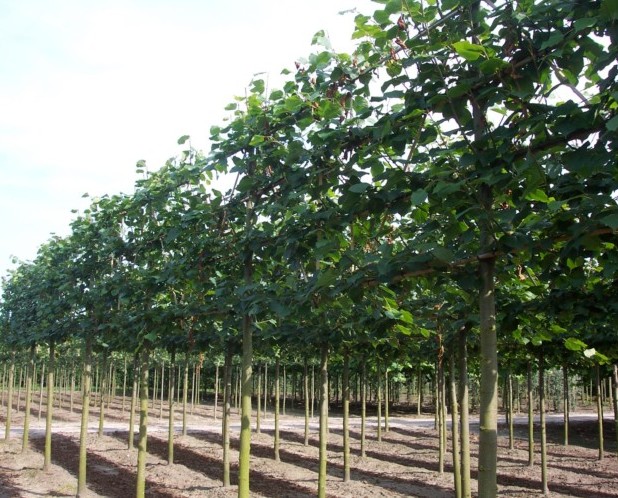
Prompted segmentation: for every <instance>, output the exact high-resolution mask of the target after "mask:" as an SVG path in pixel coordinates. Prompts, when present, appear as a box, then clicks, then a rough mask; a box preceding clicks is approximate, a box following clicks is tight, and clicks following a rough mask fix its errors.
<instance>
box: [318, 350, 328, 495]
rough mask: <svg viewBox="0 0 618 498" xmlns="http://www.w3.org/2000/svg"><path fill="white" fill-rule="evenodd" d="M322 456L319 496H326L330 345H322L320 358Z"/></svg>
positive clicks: (320, 458)
mask: <svg viewBox="0 0 618 498" xmlns="http://www.w3.org/2000/svg"><path fill="white" fill-rule="evenodd" d="M320 374H321V378H320V457H319V472H318V498H326V465H327V460H328V454H327V445H328V441H327V439H328V427H327V424H328V345H326V344H324V345H322V350H321V358H320Z"/></svg>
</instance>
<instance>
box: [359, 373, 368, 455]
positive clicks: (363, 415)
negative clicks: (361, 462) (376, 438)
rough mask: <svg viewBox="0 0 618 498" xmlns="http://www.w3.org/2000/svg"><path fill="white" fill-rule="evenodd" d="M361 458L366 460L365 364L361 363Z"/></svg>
mask: <svg viewBox="0 0 618 498" xmlns="http://www.w3.org/2000/svg"><path fill="white" fill-rule="evenodd" d="M361 370H362V371H361V440H360V447H361V458H367V448H366V446H367V444H366V441H365V426H366V425H367V362H366V361H363V366H362V369H361Z"/></svg>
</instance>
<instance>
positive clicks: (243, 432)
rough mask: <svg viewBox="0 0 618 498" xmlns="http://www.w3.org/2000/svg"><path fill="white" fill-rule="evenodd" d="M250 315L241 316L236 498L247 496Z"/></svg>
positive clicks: (249, 427)
mask: <svg viewBox="0 0 618 498" xmlns="http://www.w3.org/2000/svg"><path fill="white" fill-rule="evenodd" d="M251 332H252V331H251V317H250V316H249V315H245V316H244V318H243V343H242V380H241V419H240V448H239V452H240V454H239V464H238V498H249V465H250V462H249V458H250V453H251V395H252V394H253V393H252V391H253V389H252V386H251V381H252V371H251V362H252V357H253V344H252V339H253V337H252V333H251Z"/></svg>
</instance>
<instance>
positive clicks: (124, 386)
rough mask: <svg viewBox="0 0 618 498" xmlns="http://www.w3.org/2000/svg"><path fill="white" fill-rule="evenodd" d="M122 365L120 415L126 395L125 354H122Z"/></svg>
mask: <svg viewBox="0 0 618 498" xmlns="http://www.w3.org/2000/svg"><path fill="white" fill-rule="evenodd" d="M123 357H124V358H123V360H124V361H123V367H122V407H121V408H120V416H121V417H124V409H125V399H126V396H127V356H126V355H123Z"/></svg>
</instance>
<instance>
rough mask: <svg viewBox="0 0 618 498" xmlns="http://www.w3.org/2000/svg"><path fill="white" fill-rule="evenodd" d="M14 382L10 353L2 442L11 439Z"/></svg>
mask: <svg viewBox="0 0 618 498" xmlns="http://www.w3.org/2000/svg"><path fill="white" fill-rule="evenodd" d="M14 382H15V353H14V352H12V353H11V365H10V366H9V387H8V396H7V402H6V423H5V425H4V440H5V441H8V440H9V439H10V438H11V417H12V415H13V383H14Z"/></svg>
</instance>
